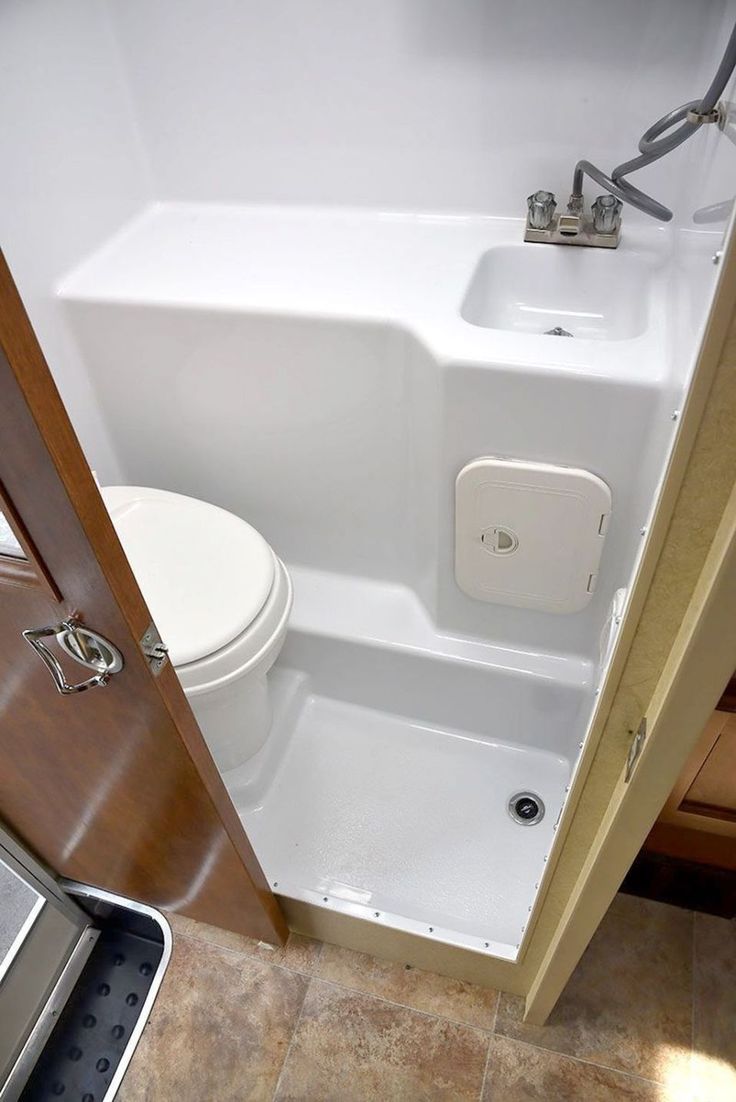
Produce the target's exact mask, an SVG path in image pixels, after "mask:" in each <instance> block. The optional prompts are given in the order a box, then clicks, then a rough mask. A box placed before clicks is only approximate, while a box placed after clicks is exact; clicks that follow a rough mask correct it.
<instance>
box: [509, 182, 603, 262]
mask: <svg viewBox="0 0 736 1102" xmlns="http://www.w3.org/2000/svg"><path fill="white" fill-rule="evenodd" d="M622 206H623V203H622V202H621V200H620V199H616V198H615V197H614V196H613V195H599V196H598V198H597V199H596V200H595V202H594V203H593V205H592V207H591V209H590V216H589V217H588V216H586V213H585V205H584V202H583V197H582V195H571V196H570V198H569V200H568V203H567V210H566V211H565V212H560V213H559V214H556V213H555V212H556V210H557V200H556V199H555V197H554V195H553V194H552V192H551V191H535V192H534V194H533V195H530V196H529V198H528V199H527V207H528V213H527V218H526V230H525V232H524V240H525V241H535V242H537V243H540V244H545V243H546V244H549V245H592V246H593V247H594V248H599V249H615V248H616V246H617V245H618V243H619V241H620V240H621V207H622Z"/></svg>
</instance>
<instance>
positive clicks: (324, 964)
mask: <svg viewBox="0 0 736 1102" xmlns="http://www.w3.org/2000/svg"><path fill="white" fill-rule="evenodd" d="M316 974H317V975H318V976H320V977H321V978H322V979H325V980H331V981H332V982H333V983H339V984H341V985H342V986H343V987H352V988H354V989H355V990H356V991H363V992H364V993H365V994H367V995H378V996H379V997H380V998H383V999H388V1000H389V1001H390V1002H395V1003H401V1004H402V1005H403V1006H409V1007H412V1008H413V1009H414V1010H423V1011H425V1012H426V1013H428V1014H438V1015H439V1016H440V1017H443V1018H450V1019H452V1020H453V1021H456V1022H463V1023H464V1024H465V1025H472V1026H476V1027H477V1028H478V1029H487V1030H489V1029H492V1028H493V1022H494V1019H495V1016H496V1005H497V1003H498V992H497V991H493V990H489V989H488V988H485V987H477V986H476V985H475V984H472V983H464V982H463V981H462V980H453V979H448V978H447V977H446V976H438V975H437V974H436V973H434V972H425V971H423V970H422V969H421V968H412V967H411V966H410V965H408V964H400V963H399V964H397V963H394V962H393V961H388V960H378V959H377V958H376V957H372V956H369V955H368V954H367V953H354V952H353V951H352V950H351V949H341V948H339V947H338V946H336V945H325V947H324V950H323V952H322V957H321V959H320V962H319V965H318V966H317V972H316Z"/></svg>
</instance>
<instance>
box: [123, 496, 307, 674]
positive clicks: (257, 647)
mask: <svg viewBox="0 0 736 1102" xmlns="http://www.w3.org/2000/svg"><path fill="white" fill-rule="evenodd" d="M101 493H102V497H103V500H104V502H105V504H106V506H107V508H108V511H109V513H110V516H111V518H112V521H113V524H114V525H115V529H116V531H117V533H118V536H119V538H120V542H121V543H122V545H123V549H124V550H125V553H126V555H127V557H128V559H129V561H130V565H131V567H132V569H133V573H134V574H135V576H136V578H137V580H138V583H139V585H140V587H141V591H142V593H143V596H144V597H145V599H146V603H147V604H148V606H149V608H150V610H151V615H152V616H153V619H154V621H155V623H156V626H157V627H158V630H159V632H160V633H161V637H162V639H163V640H164V642H165V643H166V645H167V647H168V648H169V657H170V659H171V662H172V664H173V665H174V666H175V668H176V671H177V673H178V675H179V678H180V680H181V682H182V684H183V685H184V688H185V689H186V691H187V693H188V694H192V695H196V694H197V693H203V692H209V691H211V690H212V689H214V688H215V687H217V686H219V685H223V684H226V683H227V682H228V681H230V680H232V679H234V678H236V677H239V676H241V675H243V674H244V673H247V672H248V671H249V670H251V669H252V668H255V667H256V666H257V665H258V664H259V662H261V661H262V660H263V659H264V657H265V658H267V657H268V654H269V653H270V652H271V650H272V649H273V647H274V646H277V645H278V646H280V644H281V641H282V639H283V635H284V632H285V630H286V623H287V620H288V616H289V611H290V609H291V603H292V588H291V581H290V579H289V576H288V574H287V572H286V570H285V568H284V566H283V564H282V563H281V561H280V560H279V559H278V558H277V556H276V555H275V554H274V552H273V550H272V549H271V547H270V546H269V545H268V543H267V542H266V540H264V538H263V536H261V534H260V533H259V532H257V531H256V529H255V528H253V527H251V525H250V524H248V523H247V522H246V521H244V520H242V519H241V518H240V517H236V516H234V515H233V514H232V513H229V512H227V511H226V510H224V509H220V508H219V507H218V506H216V505H210V504H209V503H207V502H203V501H198V500H196V499H194V498H189V497H185V496H184V495H182V494H174V493H171V492H169V491H168V490H158V489H152V488H149V487H142V486H107V487H104V488H103V489H102V490H101Z"/></svg>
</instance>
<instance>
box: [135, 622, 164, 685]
mask: <svg viewBox="0 0 736 1102" xmlns="http://www.w3.org/2000/svg"><path fill="white" fill-rule="evenodd" d="M141 650H142V651H143V653H144V654H145V656H146V658H147V659H148V665H149V668H150V669H151V672H152V673H153V674H154V675H157V674H159V673H161V670H162V669H163V668H164V666H165V665H166V662H167V659H168V655H169V648H168V647H167V646H166V644H165V643H164V642H162V640H161V636H160V635H159V633H158V628H157V627H156V625H155V624H154V622H153V621H151V623H150V624H149V625H148V627H147V628H146V630H145V632H144V633H143V636H142V637H141Z"/></svg>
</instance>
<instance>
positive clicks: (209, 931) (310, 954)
mask: <svg viewBox="0 0 736 1102" xmlns="http://www.w3.org/2000/svg"><path fill="white" fill-rule="evenodd" d="M167 917H168V919H169V922H170V923H171V927H172V929H173V931H174V936H175V937H176V935H177V934H184V935H185V936H186V937H192V938H197V939H198V940H199V941H206V942H208V943H209V944H210V945H219V946H221V948H223V949H235V950H236V951H237V952H239V953H247V954H248V956H250V957H256V958H257V959H258V960H262V961H266V962H267V963H269V964H281V965H283V966H284V967H285V968H292V969H293V970H294V971H295V972H305V973H311V972H312V971H313V970H314V966H315V964H316V962H317V960H318V958H319V954H320V950H321V948H322V942H321V941H315V940H314V938H311V937H302V935H301V934H289V940H288V941H287V942H286V945H284V946H283V948H277V947H276V946H275V945H269V944H267V943H266V942H265V941H255V940H254V939H253V938H250V937H245V936H244V935H243V934H236V933H234V932H233V931H232V930H222V929H220V927H219V926H208V925H207V923H206V922H195V920H194V919H193V918H187V917H186V915H168V916H167Z"/></svg>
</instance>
